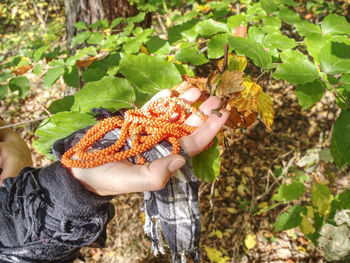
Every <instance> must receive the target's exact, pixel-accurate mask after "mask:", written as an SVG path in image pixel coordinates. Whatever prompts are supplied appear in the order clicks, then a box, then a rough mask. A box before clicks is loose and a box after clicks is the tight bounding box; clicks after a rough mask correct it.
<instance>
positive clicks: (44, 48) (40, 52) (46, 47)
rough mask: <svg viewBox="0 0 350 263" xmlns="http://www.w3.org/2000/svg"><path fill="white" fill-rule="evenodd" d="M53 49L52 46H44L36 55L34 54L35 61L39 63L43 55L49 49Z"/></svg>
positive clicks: (36, 51)
mask: <svg viewBox="0 0 350 263" xmlns="http://www.w3.org/2000/svg"><path fill="white" fill-rule="evenodd" d="M50 47H51V45H46V46H42V47H40V48H38V49H37V50H35V52H34V54H33V61H34V62H37V61H38V60H39V59H41V57H42V56H43V54H44V53H45V52H46V51H47V50H49V48H50Z"/></svg>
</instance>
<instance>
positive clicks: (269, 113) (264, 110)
mask: <svg viewBox="0 0 350 263" xmlns="http://www.w3.org/2000/svg"><path fill="white" fill-rule="evenodd" d="M258 102H259V105H258V113H259V115H260V117H261V119H262V121H263V122H264V124H265V125H266V127H267V128H270V127H271V125H272V123H273V118H274V114H275V111H274V110H273V107H272V99H271V98H270V96H269V94H267V93H264V92H261V93H260V94H259V95H258Z"/></svg>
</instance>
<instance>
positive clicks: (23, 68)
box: [11, 65, 33, 75]
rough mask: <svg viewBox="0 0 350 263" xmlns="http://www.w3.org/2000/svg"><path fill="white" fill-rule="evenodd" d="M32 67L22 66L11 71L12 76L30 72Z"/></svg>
mask: <svg viewBox="0 0 350 263" xmlns="http://www.w3.org/2000/svg"><path fill="white" fill-rule="evenodd" d="M32 67H33V66H32V65H24V66H20V67H18V68H16V69H14V70H12V71H11V73H12V74H16V75H23V74H25V73H26V72H27V71H28V70H30V69H31V68H32Z"/></svg>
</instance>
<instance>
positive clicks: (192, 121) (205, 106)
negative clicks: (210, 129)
mask: <svg viewBox="0 0 350 263" xmlns="http://www.w3.org/2000/svg"><path fill="white" fill-rule="evenodd" d="M220 106H221V100H220V99H219V98H218V97H209V98H208V99H207V100H205V101H204V102H203V103H202V104H201V105H200V106H199V108H198V109H199V111H200V112H202V113H203V114H204V115H206V116H209V115H211V114H212V110H216V109H218V108H219V107H220ZM202 123H203V119H202V118H201V116H199V115H198V114H192V115H191V116H190V117H188V119H187V120H186V122H185V124H186V125H189V126H194V127H198V126H199V125H201V124H202Z"/></svg>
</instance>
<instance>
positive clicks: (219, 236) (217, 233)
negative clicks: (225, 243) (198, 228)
mask: <svg viewBox="0 0 350 263" xmlns="http://www.w3.org/2000/svg"><path fill="white" fill-rule="evenodd" d="M215 235H216V236H217V237H218V238H220V239H222V232H221V231H220V230H219V229H216V231H215Z"/></svg>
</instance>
